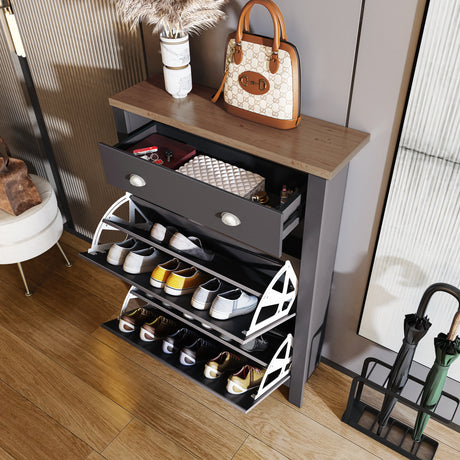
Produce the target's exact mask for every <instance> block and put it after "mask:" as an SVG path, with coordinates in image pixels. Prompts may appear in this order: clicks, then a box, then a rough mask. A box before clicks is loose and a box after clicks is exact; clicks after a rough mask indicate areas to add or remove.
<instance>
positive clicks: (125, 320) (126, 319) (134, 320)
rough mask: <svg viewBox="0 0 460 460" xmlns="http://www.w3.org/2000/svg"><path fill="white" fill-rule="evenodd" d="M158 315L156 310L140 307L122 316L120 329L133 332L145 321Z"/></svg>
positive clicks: (119, 323) (119, 321) (151, 319)
mask: <svg viewBox="0 0 460 460" xmlns="http://www.w3.org/2000/svg"><path fill="white" fill-rule="evenodd" d="M157 316H158V315H157V313H156V312H154V311H152V310H149V309H147V308H144V307H139V308H136V309H135V310H133V311H131V312H129V313H127V314H125V315H122V316H121V317H120V319H119V320H118V329H119V330H120V331H121V332H133V331H135V330H136V329H137V328H138V327H139V326H141V325H142V324H144V323H145V322H148V321H153V320H154V319H155V318H156V317H157Z"/></svg>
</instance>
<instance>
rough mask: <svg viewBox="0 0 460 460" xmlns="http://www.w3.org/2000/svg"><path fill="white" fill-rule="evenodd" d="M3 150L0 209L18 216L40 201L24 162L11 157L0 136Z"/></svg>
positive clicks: (0, 176) (0, 161) (0, 168)
mask: <svg viewBox="0 0 460 460" xmlns="http://www.w3.org/2000/svg"><path fill="white" fill-rule="evenodd" d="M0 144H3V146H4V147H5V151H4V152H3V150H2V152H1V154H2V156H3V158H0V165H1V166H0V209H3V210H4V211H6V212H8V213H10V214H13V215H15V216H18V215H19V214H22V213H23V212H24V211H27V210H28V209H29V208H31V207H32V206H35V205H37V204H39V203H41V202H42V199H41V198H40V195H39V193H38V191H37V188H36V187H35V185H34V183H33V182H32V179H31V178H30V176H29V174H28V173H27V166H26V164H25V163H24V162H23V161H22V160H19V159H17V158H11V155H10V150H9V148H8V146H7V145H6V142H5V141H4V140H3V139H2V138H1V137H0Z"/></svg>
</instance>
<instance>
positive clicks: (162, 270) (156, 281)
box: [150, 257, 185, 288]
mask: <svg viewBox="0 0 460 460" xmlns="http://www.w3.org/2000/svg"><path fill="white" fill-rule="evenodd" d="M184 268H185V264H184V263H183V262H181V261H180V260H179V259H176V258H175V257H174V259H170V260H168V261H167V262H164V263H162V264H160V265H157V266H156V267H155V268H154V270H153V272H152V275H151V276H150V284H151V285H152V286H153V287H156V288H163V287H164V285H165V284H166V280H167V279H168V276H169V275H170V274H171V273H172V272H174V271H176V270H182V269H184Z"/></svg>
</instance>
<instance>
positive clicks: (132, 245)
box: [107, 238, 145, 265]
mask: <svg viewBox="0 0 460 460" xmlns="http://www.w3.org/2000/svg"><path fill="white" fill-rule="evenodd" d="M142 246H145V245H144V244H142V243H141V242H139V241H136V240H135V239H134V238H129V239H128V240H125V241H120V242H119V243H113V244H112V246H111V247H110V249H109V252H108V253H107V262H108V263H109V264H111V265H123V262H124V261H125V258H126V256H127V255H128V253H129V251H135V250H136V249H141V247H142Z"/></svg>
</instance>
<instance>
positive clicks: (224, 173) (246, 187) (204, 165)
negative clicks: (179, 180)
mask: <svg viewBox="0 0 460 460" xmlns="http://www.w3.org/2000/svg"><path fill="white" fill-rule="evenodd" d="M178 171H179V172H180V173H182V174H185V175H186V176H189V177H193V178H194V179H198V180H200V181H201V182H205V183H206V184H210V185H214V187H218V188H221V189H223V190H226V191H227V192H230V193H233V194H235V195H238V196H241V197H243V198H247V199H251V197H252V196H253V195H254V194H255V193H257V192H260V191H263V190H265V179H264V178H263V177H262V176H260V175H259V174H255V173H253V172H250V171H246V170H245V169H242V168H238V167H237V166H233V165H231V164H228V163H225V162H224V161H220V160H216V159H215V158H211V157H208V156H206V155H197V156H196V157H194V158H192V159H191V160H190V161H188V162H187V163H185V164H184V165H183V166H181V167H180V168H179V169H178Z"/></svg>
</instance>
